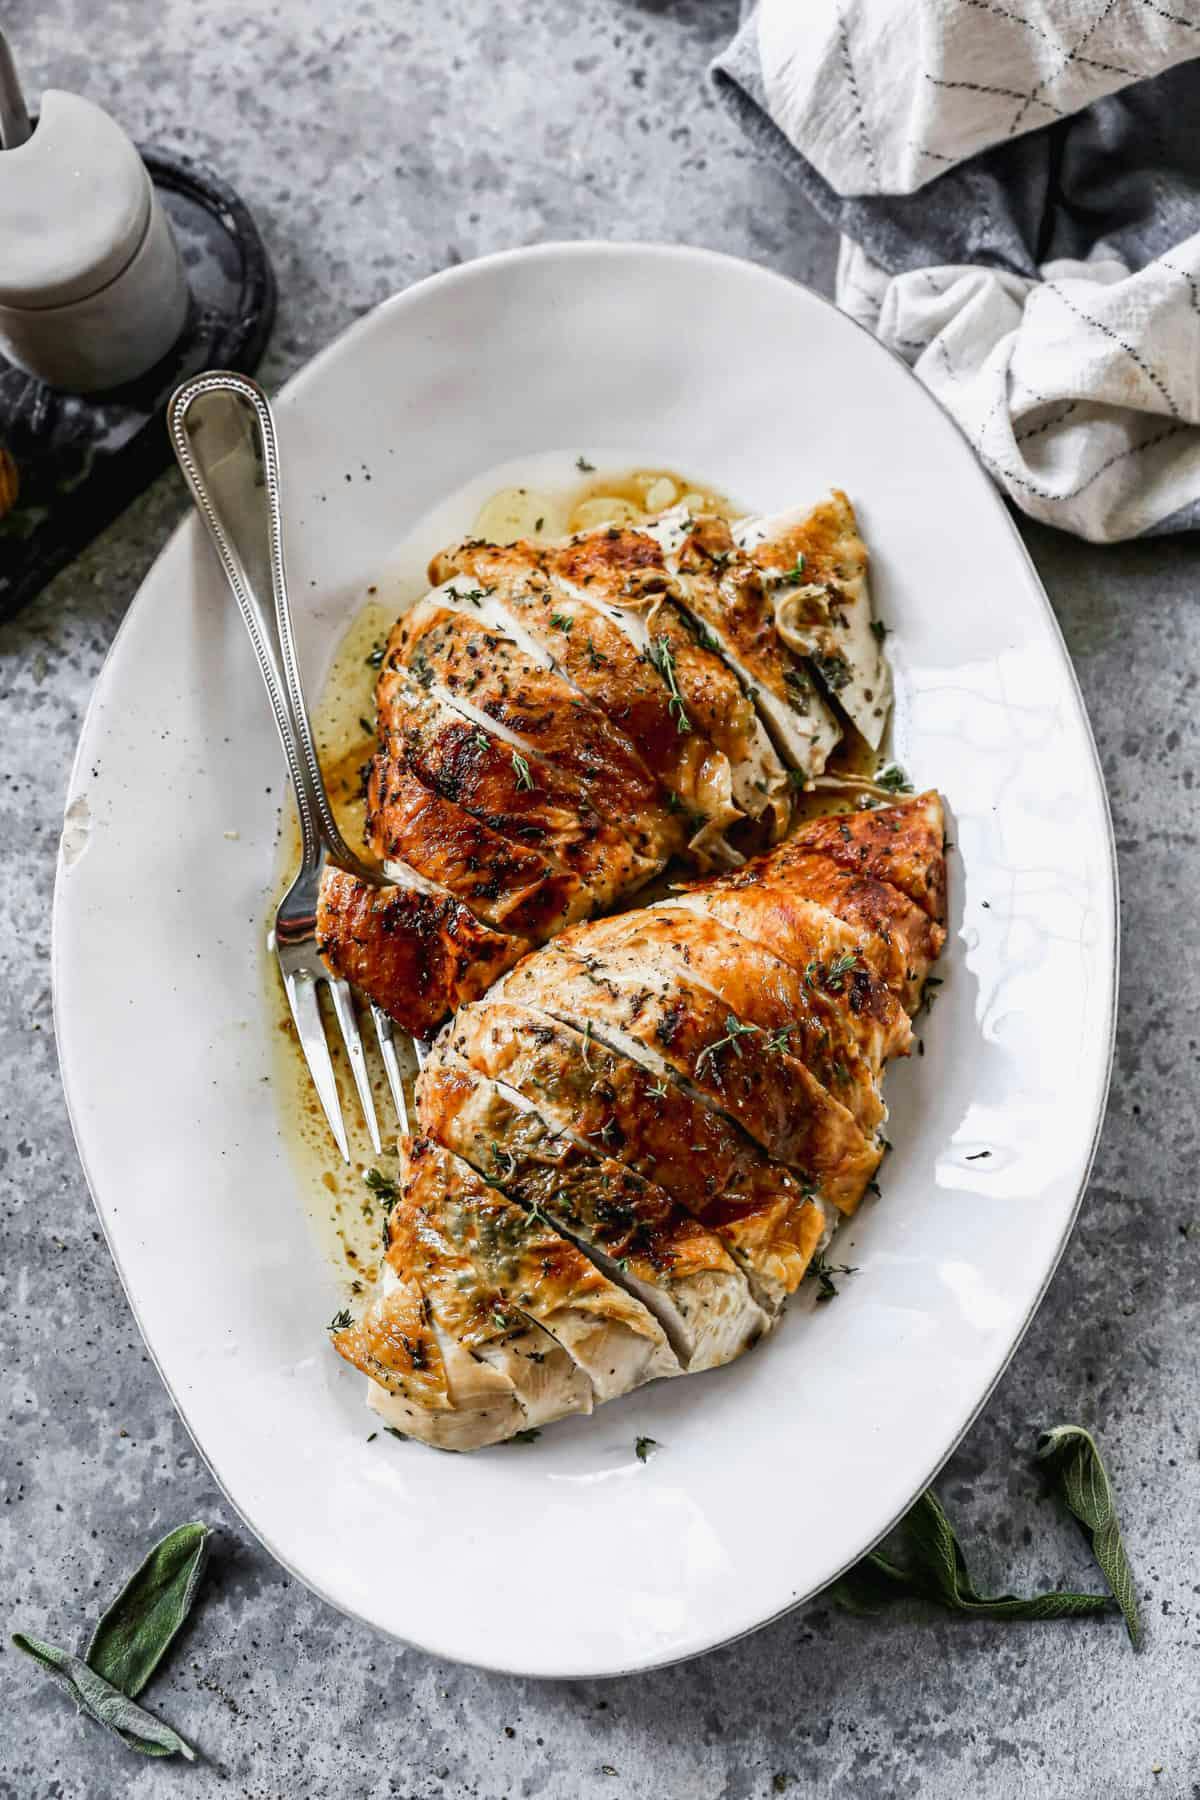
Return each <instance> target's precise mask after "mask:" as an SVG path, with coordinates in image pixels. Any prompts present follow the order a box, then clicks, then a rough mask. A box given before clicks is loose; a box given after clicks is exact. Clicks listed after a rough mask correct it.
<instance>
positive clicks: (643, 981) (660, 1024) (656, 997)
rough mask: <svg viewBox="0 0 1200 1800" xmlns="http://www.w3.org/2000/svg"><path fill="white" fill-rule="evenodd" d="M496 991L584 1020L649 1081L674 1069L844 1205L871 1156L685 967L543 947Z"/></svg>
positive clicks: (825, 1095)
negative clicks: (670, 968) (645, 1073)
mask: <svg viewBox="0 0 1200 1800" xmlns="http://www.w3.org/2000/svg"><path fill="white" fill-rule="evenodd" d="M495 991H496V994H497V996H502V997H503V998H504V999H505V1000H512V1001H514V1002H519V1003H520V1004H522V1005H525V1006H530V1007H536V1008H538V1009H540V1010H541V1011H542V1012H545V1013H547V1014H548V1015H549V1016H550V1017H552V1018H555V1019H558V1020H560V1021H561V1022H562V1023H564V1024H568V1025H574V1024H583V1025H590V1026H591V1027H592V1029H593V1031H594V1033H595V1035H596V1036H597V1037H598V1038H599V1039H600V1040H601V1041H602V1042H603V1043H605V1044H610V1045H612V1046H613V1048H615V1049H617V1050H620V1051H622V1052H624V1053H625V1054H627V1055H629V1056H631V1057H632V1058H633V1060H635V1061H637V1062H640V1063H642V1064H643V1065H644V1066H645V1067H647V1068H648V1069H649V1070H650V1072H651V1074H652V1075H653V1076H654V1077H655V1078H656V1079H658V1080H661V1078H662V1076H663V1074H664V1073H666V1074H668V1076H671V1075H679V1076H682V1077H684V1078H685V1081H686V1082H687V1084H688V1085H689V1087H690V1088H691V1089H694V1090H696V1092H697V1093H698V1094H699V1095H700V1096H702V1097H703V1099H704V1100H705V1101H706V1102H707V1103H708V1104H709V1105H710V1106H714V1107H718V1108H720V1109H721V1110H722V1111H723V1112H725V1113H727V1114H728V1115H729V1117H730V1118H732V1119H734V1120H736V1122H737V1123H738V1124H739V1125H740V1126H741V1127H742V1128H743V1130H745V1131H746V1132H747V1133H748V1134H749V1136H750V1137H752V1138H753V1139H754V1140H755V1142H756V1143H758V1144H760V1145H761V1146H762V1147H763V1149H764V1150H765V1151H766V1152H767V1153H768V1155H770V1156H773V1157H776V1158H777V1159H778V1160H779V1161H781V1162H786V1163H788V1164H790V1166H791V1167H792V1168H793V1169H795V1170H796V1171H797V1173H798V1175H799V1177H800V1179H801V1181H803V1182H805V1183H806V1184H809V1185H811V1186H813V1187H815V1188H817V1189H819V1191H820V1192H821V1193H822V1194H823V1195H824V1196H825V1197H826V1198H827V1199H829V1200H832V1201H833V1203H834V1204H835V1205H837V1206H839V1207H842V1208H843V1209H844V1210H846V1211H850V1210H852V1208H853V1207H854V1206H855V1205H857V1203H858V1201H859V1199H860V1197H861V1195H862V1193H863V1190H864V1188H865V1187H866V1184H867V1182H868V1181H869V1180H870V1179H871V1177H872V1176H873V1175H874V1173H875V1170H876V1169H877V1168H878V1166H879V1162H880V1160H881V1158H882V1154H883V1152H882V1150H881V1149H880V1147H879V1146H878V1145H877V1144H875V1143H873V1142H872V1141H870V1140H869V1139H868V1138H867V1137H866V1135H865V1134H864V1132H863V1131H862V1129H861V1127H860V1126H859V1125H857V1124H856V1123H855V1120H854V1117H853V1115H852V1114H851V1113H849V1112H848V1111H847V1109H846V1108H845V1107H844V1106H843V1105H842V1104H841V1103H840V1102H839V1101H838V1100H835V1099H834V1098H833V1096H832V1095H831V1094H830V1093H829V1091H828V1089H827V1088H824V1087H822V1085H821V1084H820V1082H819V1081H817V1079H816V1078H815V1076H813V1075H812V1074H811V1073H810V1071H809V1070H808V1069H807V1068H806V1067H805V1065H804V1063H803V1062H801V1061H800V1059H799V1058H798V1057H796V1056H793V1055H791V1054H790V1053H789V1051H788V1049H787V1043H786V1038H780V1037H779V1036H777V1035H772V1034H768V1033H766V1032H763V1031H759V1030H757V1029H755V1028H754V1027H753V1026H748V1025H746V1024H744V1023H743V1022H742V1021H741V1020H739V1019H738V1018H737V1016H736V1015H735V1014H733V1013H731V1012H730V1010H729V1007H728V1005H726V1004H725V1003H723V1002H722V1001H721V1000H719V999H718V998H717V996H716V995H715V994H712V993H710V992H709V991H708V990H707V989H706V988H702V987H699V986H697V985H696V984H695V983H694V982H692V981H690V980H688V979H687V978H686V976H685V975H682V974H678V973H676V972H674V971H669V972H667V971H662V970H656V969H655V968H654V966H653V965H652V964H651V963H650V962H648V961H646V960H644V959H643V958H642V957H640V956H639V955H637V954H636V953H634V954H630V953H628V952H622V951H621V950H619V949H615V948H613V949H609V950H607V951H604V950H599V949H595V948H593V946H592V943H591V940H590V938H589V937H588V936H587V935H586V934H585V935H584V937H583V939H582V941H580V942H579V943H578V944H577V946H576V948H575V949H574V950H564V949H562V948H561V947H560V946H559V945H556V944H555V945H550V946H549V947H548V948H547V949H546V950H544V951H543V952H542V953H541V954H540V955H538V956H533V957H529V958H528V959H527V960H526V961H525V962H524V963H522V964H521V965H520V967H518V968H516V969H514V970H513V971H512V973H511V974H510V975H509V976H508V977H507V978H506V979H505V980H504V981H503V982H501V983H500V985H499V987H498V988H497V989H496V990H495Z"/></svg>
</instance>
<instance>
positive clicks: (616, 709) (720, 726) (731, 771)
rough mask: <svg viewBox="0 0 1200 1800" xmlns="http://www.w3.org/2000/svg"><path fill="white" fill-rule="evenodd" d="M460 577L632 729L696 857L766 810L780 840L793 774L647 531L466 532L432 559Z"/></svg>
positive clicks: (440, 575) (439, 570) (434, 573)
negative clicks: (522, 537)
mask: <svg viewBox="0 0 1200 1800" xmlns="http://www.w3.org/2000/svg"><path fill="white" fill-rule="evenodd" d="M455 573H459V574H466V575H469V576H470V577H471V578H472V579H473V580H475V581H477V582H479V583H482V584H485V586H486V592H487V593H488V595H489V596H490V601H489V603H490V604H491V605H492V606H495V607H499V608H502V609H503V611H504V612H505V613H506V614H507V615H508V616H509V617H510V618H511V619H512V620H513V621H514V622H515V623H516V626H517V628H518V629H520V630H522V631H524V632H525V633H527V634H528V635H529V636H530V637H532V638H533V639H535V640H536V642H537V643H538V645H539V646H540V648H541V650H542V652H543V653H544V654H546V655H548V656H550V657H551V658H552V659H553V661H554V664H555V666H556V667H557V668H558V669H559V670H560V671H561V673H562V674H563V675H564V676H565V678H566V679H567V680H568V681H569V682H570V683H571V684H572V685H573V686H574V687H575V688H577V689H578V690H579V692H580V693H582V694H584V695H586V696H587V697H588V699H590V700H592V701H593V702H594V703H595V704H596V705H598V706H600V707H602V708H603V710H604V711H605V712H606V713H607V714H608V716H609V718H610V719H612V721H613V722H614V724H616V725H618V726H619V727H620V728H621V729H622V730H623V731H625V732H626V733H627V735H628V736H629V738H630V740H631V742H633V743H635V744H636V745H637V746H638V748H639V750H640V752H641V755H642V757H643V760H644V761H645V763H646V764H647V766H648V767H649V768H650V769H652V770H653V771H654V773H655V774H656V775H657V776H658V778H659V781H660V783H662V784H663V785H664V786H665V787H666V789H667V791H668V794H669V795H671V796H673V797H674V800H675V801H676V803H677V804H678V806H679V807H680V808H681V809H682V810H683V811H684V813H685V814H687V815H689V818H690V821H691V822H692V823H693V824H694V827H695V829H694V832H693V835H692V836H691V838H690V839H689V847H690V849H691V850H692V852H693V854H695V855H696V856H698V857H699V858H700V859H701V861H703V860H704V859H705V858H706V857H710V856H712V857H715V856H717V855H719V854H720V844H721V834H722V832H723V831H724V829H725V828H726V826H728V825H732V824H735V823H736V822H737V820H738V819H739V818H748V819H759V818H762V817H763V816H764V814H766V815H769V816H770V819H771V829H772V833H773V835H778V832H779V831H780V830H781V829H782V827H783V825H784V824H785V823H786V820H787V815H788V810H789V807H788V801H787V789H788V780H787V772H786V770H785V769H784V767H783V765H782V764H781V763H780V761H779V759H778V757H777V755H776V753H775V751H774V749H773V748H772V746H771V743H770V739H769V738H768V737H767V735H766V733H765V732H764V730H763V727H762V725H761V723H760V722H759V719H758V717H757V714H756V712H755V709H754V706H753V703H752V702H751V700H750V698H749V696H748V695H747V694H746V692H745V690H744V689H743V687H742V686H741V684H740V683H739V681H738V679H737V677H736V675H734V673H733V671H732V670H731V669H730V668H729V667H728V665H727V664H726V663H724V662H723V661H722V659H721V657H720V656H719V655H718V654H717V653H716V652H715V651H714V650H713V649H711V648H708V647H706V646H705V644H704V643H703V642H701V641H700V639H699V638H698V636H697V629H698V627H697V625H696V622H694V621H692V622H691V623H689V621H688V619H687V618H686V617H685V616H684V615H681V614H680V612H679V610H678V609H677V607H676V606H675V605H673V604H672V600H671V595H672V594H673V593H674V592H676V591H677V589H678V584H677V583H676V581H675V580H674V578H673V577H672V576H671V575H669V574H668V572H667V569H666V564H665V561H664V558H663V552H662V548H661V546H660V545H659V544H658V543H657V542H656V541H655V540H654V539H653V538H652V537H649V536H647V535H646V534H645V533H644V532H638V531H632V530H623V529H619V528H617V527H611V528H608V529H603V530H599V531H593V532H589V533H586V534H584V535H583V536H580V537H578V538H574V539H571V540H569V541H568V542H567V543H565V544H558V545H549V546H546V545H540V544H532V543H528V542H521V543H516V544H511V545H506V546H503V547H501V546H498V545H495V544H482V543H480V542H479V541H478V540H468V541H467V542H466V543H465V544H461V545H459V546H458V547H457V548H456V549H454V550H452V551H447V552H446V553H444V554H443V555H442V556H440V557H436V558H435V559H434V562H433V563H432V564H431V566H430V577H431V579H433V580H436V581H444V580H446V579H447V578H448V577H449V576H451V575H453V574H455Z"/></svg>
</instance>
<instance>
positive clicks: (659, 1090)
mask: <svg viewBox="0 0 1200 1800" xmlns="http://www.w3.org/2000/svg"><path fill="white" fill-rule="evenodd" d="M646 1092H647V1093H648V1094H651V1095H653V1097H654V1099H655V1100H665V1099H666V1097H667V1084H666V1082H665V1081H656V1082H655V1084H654V1086H653V1087H651V1088H647V1089H646Z"/></svg>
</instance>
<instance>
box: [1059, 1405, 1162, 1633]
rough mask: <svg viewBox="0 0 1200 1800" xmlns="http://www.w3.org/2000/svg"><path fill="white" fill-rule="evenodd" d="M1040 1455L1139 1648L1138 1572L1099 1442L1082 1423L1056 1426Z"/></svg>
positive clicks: (1140, 1629) (1140, 1630)
mask: <svg viewBox="0 0 1200 1800" xmlns="http://www.w3.org/2000/svg"><path fill="white" fill-rule="evenodd" d="M1037 1453H1038V1456H1039V1457H1040V1458H1041V1460H1042V1461H1043V1462H1044V1463H1045V1464H1046V1467H1047V1469H1048V1470H1049V1472H1050V1473H1051V1474H1052V1475H1053V1476H1054V1478H1055V1480H1056V1482H1057V1484H1058V1489H1059V1492H1060V1493H1061V1494H1062V1497H1063V1499H1064V1500H1065V1501H1066V1504H1067V1505H1068V1506H1069V1507H1070V1509H1071V1511H1072V1512H1073V1513H1074V1515H1075V1517H1076V1518H1077V1519H1078V1520H1079V1523H1080V1524H1081V1525H1082V1526H1083V1529H1084V1532H1085V1533H1086V1535H1087V1538H1088V1541H1089V1542H1090V1544H1091V1546H1092V1555H1093V1556H1094V1557H1095V1558H1096V1561H1097V1563H1098V1564H1099V1566H1100V1572H1101V1574H1102V1575H1103V1576H1104V1579H1105V1581H1107V1583H1108V1585H1109V1587H1110V1588H1111V1589H1112V1594H1113V1598H1114V1600H1115V1601H1116V1603H1117V1605H1118V1606H1119V1607H1120V1609H1121V1614H1122V1617H1123V1618H1124V1620H1125V1629H1126V1631H1128V1633H1129V1641H1130V1643H1131V1644H1132V1645H1133V1647H1134V1649H1135V1650H1136V1649H1138V1648H1139V1646H1140V1644H1141V1641H1142V1626H1141V1620H1140V1619H1139V1617H1138V1604H1137V1594H1136V1592H1135V1590H1134V1586H1133V1571H1132V1570H1131V1569H1130V1567H1129V1558H1128V1556H1127V1555H1126V1554H1125V1545H1124V1543H1123V1542H1122V1539H1121V1525H1120V1521H1119V1520H1118V1518H1117V1504H1116V1501H1115V1499H1114V1498H1113V1491H1112V1484H1111V1483H1110V1481H1109V1479H1108V1471H1107V1470H1106V1469H1105V1467H1104V1462H1103V1459H1102V1457H1101V1455H1100V1451H1099V1449H1098V1448H1097V1445H1096V1440H1095V1438H1094V1437H1093V1436H1092V1434H1091V1432H1090V1431H1085V1430H1084V1429H1083V1426H1082V1425H1054V1426H1052V1427H1051V1429H1050V1430H1049V1431H1043V1432H1042V1434H1041V1436H1040V1437H1039V1438H1038V1446H1037Z"/></svg>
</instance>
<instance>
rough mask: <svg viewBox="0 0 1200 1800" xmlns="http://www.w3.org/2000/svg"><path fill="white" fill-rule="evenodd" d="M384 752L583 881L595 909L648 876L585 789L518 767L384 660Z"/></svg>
mask: <svg viewBox="0 0 1200 1800" xmlns="http://www.w3.org/2000/svg"><path fill="white" fill-rule="evenodd" d="M376 692H377V696H378V707H379V724H380V729H381V731H382V732H383V733H384V735H385V738H386V741H387V746H388V754H389V755H390V756H392V757H393V758H394V759H397V760H400V759H402V760H404V761H405V762H406V763H407V765H408V766H409V767H410V768H411V769H412V771H413V772H414V773H415V774H416V775H417V776H418V777H419V779H420V780H421V782H422V783H423V784H424V785H425V786H426V787H428V788H430V789H431V790H432V791H433V792H434V793H437V794H440V795H442V797H443V798H444V799H447V800H450V801H452V802H453V803H454V804H455V805H456V806H459V807H461V808H462V809H463V811H464V812H468V813H470V814H471V815H472V817H473V818H477V819H479V820H481V821H482V823H484V824H485V825H487V826H489V827H490V828H491V829H492V830H493V831H495V832H498V833H499V834H500V835H501V836H502V837H506V838H511V839H512V840H513V842H514V843H516V844H518V845H520V846H521V847H523V848H525V849H529V850H536V851H538V852H540V854H541V855H543V856H544V857H545V858H546V860H547V861H548V862H551V863H553V864H554V866H555V867H557V868H560V869H564V870H568V871H570V873H572V874H573V875H575V876H577V877H578V879H579V880H580V881H581V882H583V883H584V885H585V886H586V887H587V888H588V890H589V891H590V893H591V895H592V898H593V903H594V905H595V906H597V907H607V906H611V905H612V904H613V902H614V901H615V900H616V899H618V898H619V897H620V896H621V895H622V894H623V893H625V892H627V891H629V890H630V889H631V888H633V887H635V886H637V884H638V883H639V882H640V881H644V880H645V879H646V876H647V874H648V873H649V872H650V869H651V867H652V865H646V864H645V863H643V862H642V861H641V860H640V859H639V858H638V856H637V855H636V853H635V851H634V849H633V847H632V845H631V844H630V843H629V841H628V839H627V838H626V837H625V836H624V834H623V833H622V832H621V830H620V829H619V827H618V826H617V825H616V823H615V822H614V821H612V820H611V819H607V818H602V817H601V816H600V814H599V813H597V811H596V810H595V808H594V807H593V806H592V804H591V802H590V801H589V799H588V797H587V793H586V791H585V790H584V788H583V786H582V785H581V784H580V783H579V782H578V781H576V780H574V779H572V778H571V777H570V776H569V775H566V774H565V773H563V771H561V770H558V769H555V768H554V767H553V766H552V765H551V764H549V763H539V764H538V765H537V775H536V779H535V778H534V773H533V766H532V764H531V765H530V767H529V769H528V771H525V770H523V769H522V767H521V764H520V762H519V761H517V760H515V759H514V757H513V753H512V749H511V747H510V746H508V745H506V744H505V743H504V742H503V741H502V740H501V739H500V738H497V737H494V736H491V735H490V734H489V733H488V732H487V731H485V730H483V729H481V728H480V727H479V726H477V725H475V724H473V723H472V722H471V721H470V720H469V719H466V718H464V717H463V716H462V714H460V713H456V712H455V711H454V710H453V708H452V707H450V706H448V705H445V704H443V703H440V702H438V701H437V700H435V699H434V698H432V697H431V696H430V695H429V694H428V693H426V692H425V691H423V690H422V689H421V688H420V687H418V686H416V685H415V684H414V683H413V681H412V679H411V677H409V676H408V674H407V671H405V670H403V669H400V670H397V669H393V668H389V667H388V665H387V663H386V662H385V663H384V666H383V670H382V672H381V674H380V678H379V683H378V686H377V689H376Z"/></svg>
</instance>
